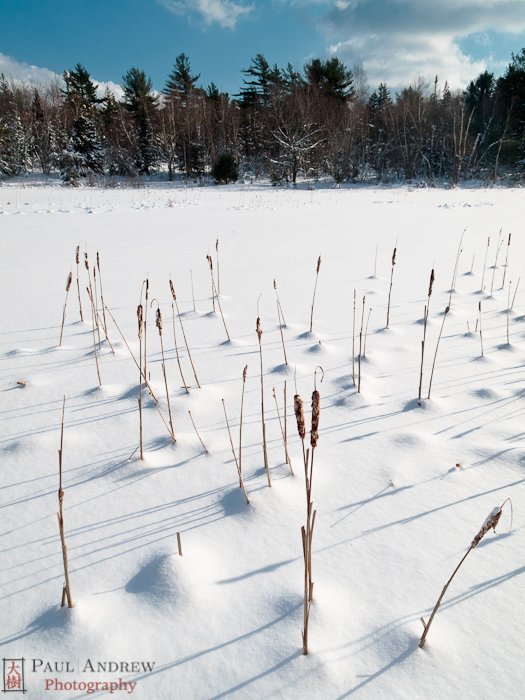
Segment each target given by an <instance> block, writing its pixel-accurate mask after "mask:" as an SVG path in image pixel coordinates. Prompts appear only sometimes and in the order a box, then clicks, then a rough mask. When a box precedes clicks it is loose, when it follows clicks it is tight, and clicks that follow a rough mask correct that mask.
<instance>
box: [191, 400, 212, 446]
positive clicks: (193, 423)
mask: <svg viewBox="0 0 525 700" xmlns="http://www.w3.org/2000/svg"><path fill="white" fill-rule="evenodd" d="M188 413H189V416H190V420H191V423H192V425H193V428H194V430H195V432H196V434H197V437H198V438H199V441H200V443H201V445H202V449H203V450H204V452H206V454H208V450H207V449H206V445H205V444H204V442H203V441H202V438H201V436H200V435H199V431H198V430H197V426H196V425H195V421H194V420H193V416H192V415H191V411H190V410H189V409H188Z"/></svg>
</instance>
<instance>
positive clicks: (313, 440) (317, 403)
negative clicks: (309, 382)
mask: <svg viewBox="0 0 525 700" xmlns="http://www.w3.org/2000/svg"><path fill="white" fill-rule="evenodd" d="M320 413H321V397H320V395H319V392H318V391H317V389H315V390H314V391H313V392H312V429H311V431H310V444H311V446H312V447H316V446H317V441H318V440H319V432H318V430H319V416H320Z"/></svg>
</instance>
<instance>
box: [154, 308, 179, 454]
mask: <svg viewBox="0 0 525 700" xmlns="http://www.w3.org/2000/svg"><path fill="white" fill-rule="evenodd" d="M155 325H156V326H157V328H158V331H159V338H160V351H161V354H162V373H163V375H164V386H165V388H166V400H167V402H168V416H169V423H170V432H171V437H172V439H173V442H176V438H175V431H174V429H173V420H172V416H171V402H170V392H169V389H168V376H167V374H166V360H165V358H164V341H163V340H162V314H161V312H160V306H157V315H156V319H155Z"/></svg>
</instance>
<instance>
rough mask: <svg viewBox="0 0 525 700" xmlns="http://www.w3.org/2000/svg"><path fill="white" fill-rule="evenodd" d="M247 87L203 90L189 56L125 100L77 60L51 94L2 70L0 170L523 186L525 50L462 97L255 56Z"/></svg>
mask: <svg viewBox="0 0 525 700" xmlns="http://www.w3.org/2000/svg"><path fill="white" fill-rule="evenodd" d="M242 75H243V80H242V86H241V87H240V89H239V93H238V94H236V95H228V94H226V93H223V92H220V91H219V90H218V89H217V87H216V85H215V84H214V83H211V84H210V85H208V87H202V86H201V85H200V84H199V78H200V76H199V75H197V74H194V72H193V70H192V67H191V63H190V60H189V58H188V57H187V56H186V55H185V54H180V55H179V56H177V57H176V59H175V63H174V65H173V67H172V70H171V72H170V73H169V75H168V77H167V80H166V83H165V86H164V88H163V90H162V92H161V93H158V92H156V91H155V90H154V89H153V86H152V82H151V80H150V78H148V76H147V75H146V74H145V73H144V71H142V70H140V69H139V68H130V70H129V71H128V72H127V73H126V74H125V75H124V76H123V78H122V90H123V97H122V99H117V97H115V95H114V94H112V93H111V92H109V91H108V90H107V91H106V93H105V94H104V95H101V94H100V91H99V90H98V86H97V85H96V84H95V83H94V82H93V80H92V79H91V77H90V74H89V72H88V71H87V70H86V69H85V68H84V67H83V66H82V65H80V64H77V65H76V66H75V67H74V68H73V69H71V70H66V71H65V72H64V75H63V82H62V81H59V80H57V81H56V83H54V84H50V85H48V86H44V87H34V86H32V85H28V84H24V83H20V82H13V81H8V80H7V79H6V78H5V77H4V76H3V75H2V76H0V174H1V175H2V176H4V177H9V176H14V175H21V174H24V173H35V172H41V173H43V174H51V173H57V172H58V173H60V176H61V178H62V179H63V180H64V182H67V183H70V184H72V185H75V184H79V183H80V182H83V181H87V182H96V181H98V179H99V176H106V175H114V176H121V177H126V178H137V177H139V176H142V175H146V176H147V175H155V174H162V176H164V177H166V178H168V179H169V180H175V179H179V178H185V179H191V180H196V181H199V180H203V179H204V178H206V179H210V178H213V179H214V181H216V182H218V183H226V182H232V181H235V180H237V179H239V178H241V179H242V178H244V179H250V178H253V179H256V178H269V179H270V180H271V182H272V183H274V184H280V183H286V182H293V183H295V182H296V181H297V179H298V178H305V179H310V180H315V179H319V178H327V177H328V178H332V179H333V181H334V182H336V183H342V182H347V181H349V182H357V181H369V180H374V181H379V182H394V181H412V182H413V181H418V180H421V181H425V182H429V183H432V182H437V181H439V182H443V181H447V182H450V183H458V182H460V181H461V180H464V179H468V178H476V179H482V180H496V179H500V178H505V179H507V180H510V181H522V180H523V179H525V48H524V49H522V50H521V51H520V52H519V53H517V54H512V57H511V60H510V62H509V64H508V66H507V67H506V69H505V71H504V72H503V74H502V75H501V76H499V77H496V76H495V75H494V74H493V73H490V72H487V71H485V72H484V73H481V74H480V75H479V76H478V77H477V78H476V79H475V80H473V81H472V82H471V83H470V84H469V85H468V87H467V88H466V90H464V91H459V90H451V89H449V87H448V85H447V83H446V82H445V83H443V84H440V83H439V82H438V78H437V77H436V79H435V81H434V83H433V84H429V83H425V82H424V81H423V80H418V81H416V82H415V83H413V84H411V85H409V86H407V87H405V88H403V89H401V90H399V91H398V92H396V93H395V94H392V92H391V90H390V89H389V87H388V85H386V84H385V83H381V84H380V85H379V86H378V87H377V88H376V89H374V90H373V91H372V92H371V91H370V90H368V88H367V87H366V76H365V75H364V74H363V72H362V70H359V69H354V71H352V70H351V69H350V68H348V67H347V66H346V65H345V64H344V63H343V62H342V61H341V60H340V59H338V58H335V57H334V58H330V59H327V60H321V59H317V58H316V59H313V60H312V61H310V62H309V63H307V64H306V65H305V66H304V68H303V69H302V71H297V70H295V69H294V68H293V67H292V66H291V65H290V64H288V66H287V67H286V68H282V67H279V66H277V65H273V66H271V65H270V64H269V63H268V61H267V60H266V58H265V57H264V56H263V55H261V54H258V55H257V56H255V58H253V59H252V60H251V62H250V65H249V66H248V67H247V68H245V69H243V70H242Z"/></svg>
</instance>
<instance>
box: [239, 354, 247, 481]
mask: <svg viewBox="0 0 525 700" xmlns="http://www.w3.org/2000/svg"><path fill="white" fill-rule="evenodd" d="M247 372H248V365H245V367H244V369H243V371H242V393H241V415H240V419H239V473H240V474H242V422H243V413H244V391H245V388H246V374H247ZM240 485H241V483H240V479H239V486H240Z"/></svg>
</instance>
